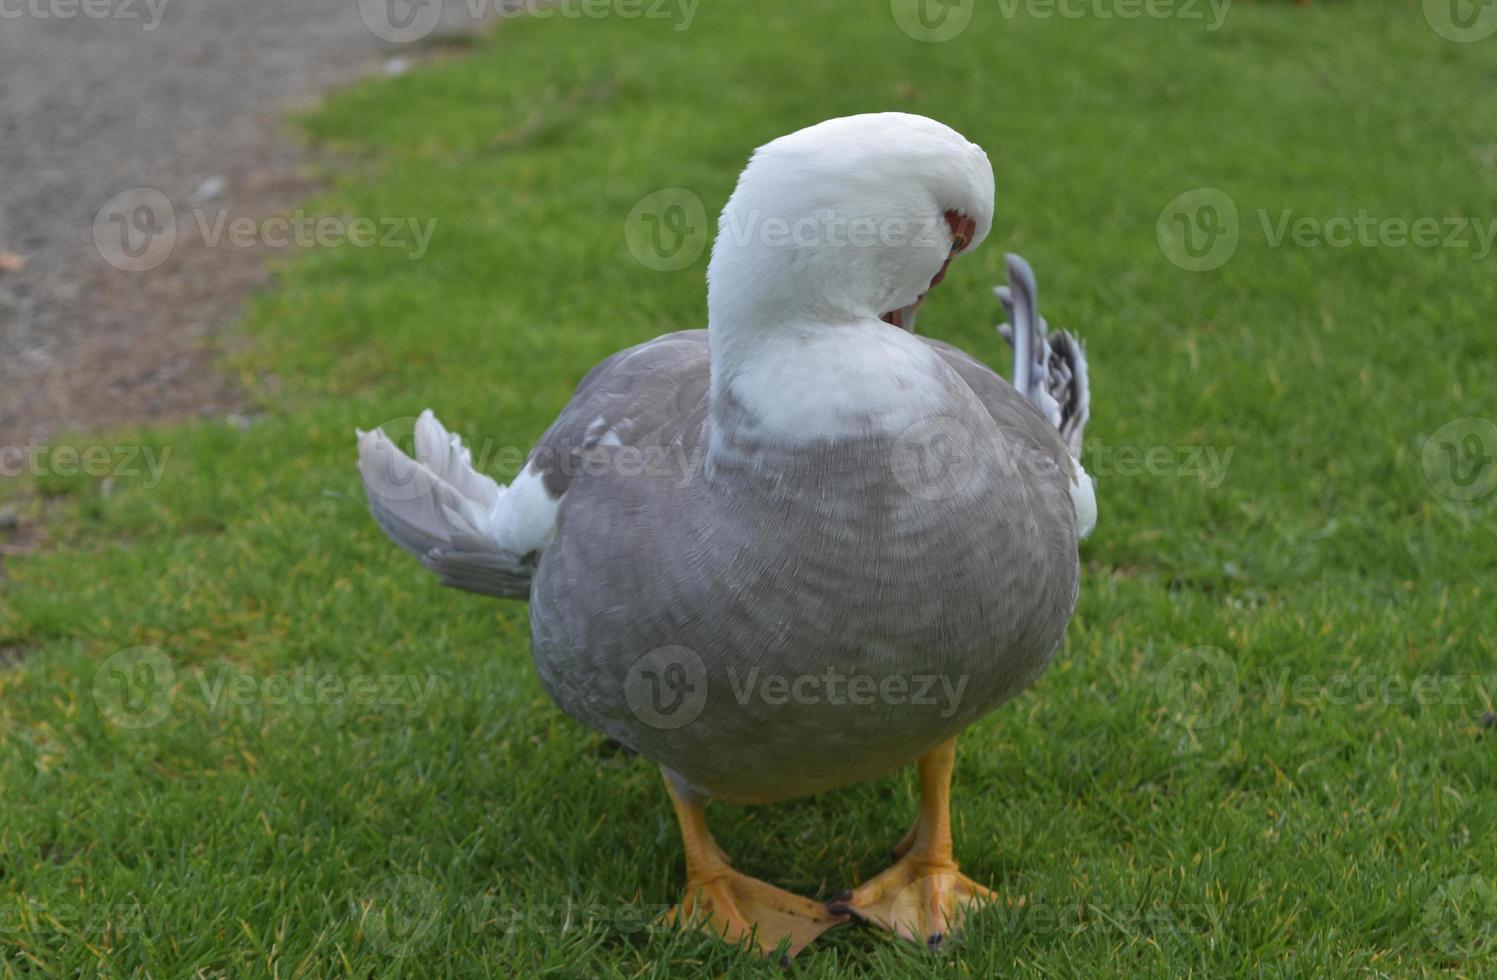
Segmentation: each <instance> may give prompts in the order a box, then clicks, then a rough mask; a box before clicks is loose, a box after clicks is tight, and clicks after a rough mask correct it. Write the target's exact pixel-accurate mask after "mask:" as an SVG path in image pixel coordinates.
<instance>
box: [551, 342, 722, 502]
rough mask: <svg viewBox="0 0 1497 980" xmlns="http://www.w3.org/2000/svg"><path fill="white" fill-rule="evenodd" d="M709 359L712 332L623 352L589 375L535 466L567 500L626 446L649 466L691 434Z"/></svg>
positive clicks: (555, 494)
mask: <svg viewBox="0 0 1497 980" xmlns="http://www.w3.org/2000/svg"><path fill="white" fill-rule="evenodd" d="M709 364H710V359H709V355H708V348H707V331H705V330H686V331H681V332H679V333H671V334H665V335H664V336H661V337H657V338H655V339H654V340H651V341H647V342H646V343H643V344H640V345H638V346H636V347H631V348H629V349H628V350H623V351H620V352H619V353H617V354H615V355H613V356H612V357H610V358H608V359H607V360H605V361H603V362H602V363H601V364H599V365H598V366H597V367H595V368H593V370H592V371H590V372H589V373H588V375H587V376H586V377H585V378H583V379H582V383H581V384H579V385H578V386H577V392H576V394H574V395H573V396H572V400H571V401H570V402H569V403H568V404H567V407H566V408H565V409H563V410H562V413H561V415H559V416H558V417H557V419H556V421H555V422H554V423H553V424H552V426H551V428H549V429H547V430H546V433H545V435H543V436H541V438H540V440H539V441H538V442H537V443H536V445H535V449H534V450H533V451H532V452H531V455H530V460H529V466H530V467H531V468H533V469H534V470H535V471H537V472H538V473H540V474H542V475H543V476H544V478H545V487H546V490H547V491H548V492H549V493H550V494H551V496H552V497H554V498H556V499H558V500H561V499H562V498H563V497H564V496H565V495H566V492H567V490H569V489H570V488H571V486H572V484H573V482H574V481H575V480H577V479H578V478H579V477H585V475H586V473H587V472H588V470H589V468H591V467H594V466H607V465H609V462H610V460H611V458H612V457H613V456H614V455H616V451H617V450H620V449H626V448H627V449H629V450H631V451H633V453H634V454H635V455H637V456H638V457H640V458H639V462H640V463H641V464H645V463H647V462H649V461H648V460H647V459H645V458H644V457H647V456H649V455H651V454H652V453H659V452H665V451H668V450H669V449H671V448H673V447H675V446H677V445H679V444H680V442H681V441H682V440H683V439H690V438H691V437H692V436H693V435H694V433H693V432H692V431H691V430H692V427H693V426H694V425H696V424H697V423H699V422H700V420H701V418H702V413H701V409H702V407H703V406H705V405H706V401H707V385H708V376H709V374H708V368H709ZM631 462H632V461H631Z"/></svg>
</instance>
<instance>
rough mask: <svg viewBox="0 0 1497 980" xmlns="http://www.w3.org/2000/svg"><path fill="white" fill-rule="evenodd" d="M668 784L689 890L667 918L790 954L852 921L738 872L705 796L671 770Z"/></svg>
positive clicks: (823, 906)
mask: <svg viewBox="0 0 1497 980" xmlns="http://www.w3.org/2000/svg"><path fill="white" fill-rule="evenodd" d="M665 785H666V788H667V789H668V790H669V792H670V795H671V803H672V804H673V805H674V806H675V808H676V819H677V820H679V821H680V823H681V840H682V841H683V842H684V844H685V845H686V894H685V896H684V897H683V898H682V899H681V904H679V905H677V906H676V907H675V908H673V909H671V911H670V912H669V913H668V914H667V916H666V919H667V921H669V922H672V923H676V924H683V923H686V922H688V921H690V920H692V919H693V918H695V919H696V920H697V921H698V922H701V923H703V924H705V925H707V926H710V927H711V928H712V930H713V931H714V932H716V933H718V934H719V935H720V936H722V937H723V938H724V939H726V940H727V941H728V942H730V943H735V944H736V943H741V942H743V940H744V939H746V938H748V937H750V936H752V937H753V939H754V942H755V943H756V944H757V945H758V947H759V949H760V950H762V951H763V952H764V954H765V955H770V954H773V953H775V952H777V951H779V950H781V949H782V948H783V950H784V952H785V954H786V955H788V956H794V955H795V954H796V953H799V952H800V951H801V950H803V949H805V948H806V946H808V945H809V944H810V943H811V941H812V940H813V939H815V938H816V937H817V936H819V935H821V934H822V933H823V932H826V931H827V930H828V929H830V928H832V927H833V926H839V925H842V924H843V923H845V922H847V921H848V916H847V915H846V914H845V913H844V914H841V915H837V914H834V913H832V912H830V911H828V909H827V907H826V906H825V905H822V904H821V903H820V902H813V901H811V900H810V899H808V898H801V897H800V896H799V895H794V894H792V893H790V892H787V891H785V890H783V889H780V888H776V887H774V886H773V885H769V884H766V883H764V882H762V881H759V880H758V879H755V878H750V877H749V876H748V875H745V874H741V873H739V872H737V871H734V870H733V867H732V866H731V865H730V864H729V863H728V858H727V855H725V854H724V853H723V851H722V848H720V847H718V846H717V842H716V841H714V840H713V839H712V834H711V832H710V831H708V829H707V814H706V808H705V807H704V806H703V803H702V800H701V798H700V797H698V796H697V795H696V794H694V793H692V792H691V791H689V790H687V789H685V788H683V787H681V786H678V785H677V784H676V781H675V780H674V779H672V778H671V776H670V774H668V773H667V774H666V777H665Z"/></svg>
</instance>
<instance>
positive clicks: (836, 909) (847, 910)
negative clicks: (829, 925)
mask: <svg viewBox="0 0 1497 980" xmlns="http://www.w3.org/2000/svg"><path fill="white" fill-rule="evenodd" d="M826 910H827V912H828V913H829V914H831V915H836V916H843V917H846V918H849V919H852V920H854V921H856V922H866V921H868V920H866V919H864V918H863V917H862V916H861V915H859V914H858V910H857V909H855V908H852V907H851V906H849V905H844V904H842V903H841V902H839V901H837V900H836V899H833V900H832V901H830V902H827V903H826Z"/></svg>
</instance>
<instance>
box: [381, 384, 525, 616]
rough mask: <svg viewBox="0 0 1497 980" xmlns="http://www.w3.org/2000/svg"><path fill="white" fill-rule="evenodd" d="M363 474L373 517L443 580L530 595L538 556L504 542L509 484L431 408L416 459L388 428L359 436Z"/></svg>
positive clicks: (422, 423) (421, 426)
mask: <svg viewBox="0 0 1497 980" xmlns="http://www.w3.org/2000/svg"><path fill="white" fill-rule="evenodd" d="M359 474H360V475H361V476H362V477H363V482H364V493H365V496H366V497H367V498H368V500H369V511H370V513H371V514H373V516H374V520H375V521H376V523H378V524H379V526H380V527H381V528H382V529H383V530H384V532H385V533H386V534H387V535H389V536H390V539H391V540H392V541H394V542H395V543H396V544H397V545H399V546H400V547H401V548H403V549H404V550H405V551H407V552H409V553H410V554H411V555H413V556H415V557H416V559H417V560H419V561H420V562H421V563H422V564H423V565H425V566H426V567H427V568H428V569H430V570H431V571H432V572H433V573H435V574H436V575H437V576H438V577H439V578H441V580H442V584H443V585H448V586H451V587H453V588H456V589H463V590H465V591H468V592H478V593H482V594H484V595H492V596H498V597H501V598H524V597H525V596H527V595H529V593H530V579H531V576H532V575H533V574H534V571H535V557H534V555H521V554H517V553H515V552H514V551H513V550H511V549H509V548H507V547H505V544H504V542H503V540H502V539H501V537H500V535H499V533H498V532H497V529H498V518H499V515H500V513H501V511H502V509H503V505H504V502H505V495H506V492H507V488H505V487H503V486H500V485H499V484H498V483H496V482H495V481H494V480H493V479H491V478H490V477H488V476H486V475H484V474H482V473H480V472H478V471H477V470H476V469H474V468H473V457H472V454H471V453H470V452H469V451H468V449H467V447H466V446H464V445H463V442H462V439H461V438H459V437H458V436H457V435H456V434H453V433H449V432H448V431H447V430H446V429H444V428H443V427H442V424H441V423H440V422H438V421H437V419H436V417H435V416H434V415H432V413H431V412H429V411H427V412H423V413H422V415H421V417H420V418H419V419H418V420H417V421H416V458H415V459H412V458H411V457H409V456H407V455H406V454H405V453H404V452H402V451H401V449H400V447H398V446H396V445H395V443H393V442H391V441H390V439H389V437H388V436H386V435H385V434H384V432H383V431H381V430H379V429H376V430H374V431H373V432H360V433H359Z"/></svg>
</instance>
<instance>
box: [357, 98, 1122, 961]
mask: <svg viewBox="0 0 1497 980" xmlns="http://www.w3.org/2000/svg"><path fill="white" fill-rule="evenodd" d="M994 199H995V183H994V174H993V168H992V164H991V162H990V160H989V158H988V156H987V154H986V153H985V152H984V150H983V149H982V148H981V147H980V146H978V145H977V144H975V143H972V142H970V141H969V140H968V139H966V138H965V137H963V136H962V135H961V134H959V133H958V132H957V131H956V130H954V129H952V128H951V127H949V126H947V125H945V124H943V123H940V122H937V121H935V120H933V119H929V118H926V117H923V116H918V115H911V114H907V113H872V114H865V115H856V116H849V117H843V118H837V119H830V120H827V121H825V122H821V123H818V124H816V125H813V126H810V127H808V128H805V129H801V130H799V131H796V132H793V133H790V134H789V135H786V136H783V137H780V138H778V139H775V140H773V141H771V142H769V143H767V144H765V145H763V146H761V147H760V148H759V149H758V150H756V151H755V152H754V153H753V154H752V156H751V158H750V159H749V162H748V164H747V166H746V167H745V169H744V170H743V172H742V173H741V175H740V177H739V179H738V182H737V186H736V188H735V189H734V191H733V193H732V195H731V197H730V199H729V200H728V202H727V204H726V206H725V207H724V209H723V211H722V213H721V217H720V219H719V222H718V234H717V237H716V239H715V241H714V244H713V248H712V254H711V257H710V260H709V263H708V269H707V327H706V329H705V330H688V331H682V332H675V333H669V334H666V335H664V336H660V337H657V338H655V339H653V340H649V341H647V342H645V343H642V344H639V345H637V346H634V347H630V348H628V349H627V350H623V351H621V352H619V353H616V354H614V355H612V356H611V357H609V358H607V359H606V360H604V361H603V362H601V363H600V364H598V365H597V366H596V367H594V368H592V370H591V371H590V372H588V373H587V374H586V375H585V377H583V379H582V381H581V383H580V384H579V385H578V387H577V389H576V391H575V394H574V395H573V397H572V399H571V401H570V402H569V403H568V404H567V405H566V406H565V407H564V408H563V409H562V410H561V413H560V415H559V416H558V417H557V418H556V420H555V422H554V423H553V424H552V425H551V427H550V428H549V429H548V430H547V431H546V432H545V433H544V434H543V435H541V436H540V438H539V440H538V441H537V442H536V443H535V444H534V448H533V449H532V450H531V452H530V454H529V456H528V458H527V460H526V463H525V465H524V467H523V468H522V469H521V470H520V472H519V473H518V475H517V476H516V477H515V478H514V479H513V480H512V481H511V482H510V483H509V484H508V485H502V484H500V483H499V482H497V481H496V480H494V479H493V478H492V477H490V476H488V475H487V474H485V473H482V472H479V471H478V469H476V468H475V466H474V463H473V459H472V453H471V450H470V449H469V448H468V446H467V445H466V444H465V443H464V441H463V439H462V437H461V436H459V435H458V434H456V433H452V432H449V431H447V429H446V428H445V427H443V425H442V424H441V423H440V421H438V419H437V418H436V416H435V415H434V414H433V413H432V412H431V411H430V410H429V409H428V410H427V411H425V412H424V413H423V414H422V415H421V416H420V418H419V419H418V421H417V423H416V425H415V431H414V440H413V445H411V447H410V448H411V449H412V453H407V452H406V450H405V449H403V448H401V446H399V445H397V443H396V442H395V441H394V440H392V439H391V438H390V437H389V435H388V434H386V433H385V432H384V431H382V430H381V429H375V430H372V431H369V432H363V431H360V432H358V467H359V471H360V474H361V478H362V482H363V485H364V490H365V496H366V498H367V501H368V505H369V509H370V512H371V514H372V515H373V517H374V519H375V521H376V522H377V524H378V525H379V527H380V528H382V529H383V530H384V532H385V533H386V534H387V535H388V536H389V538H390V539H391V540H392V541H393V542H394V543H395V544H396V545H398V546H399V547H400V548H401V549H403V550H405V551H406V552H408V553H409V554H410V555H412V556H414V557H415V558H416V559H417V560H418V561H420V562H421V564H422V565H424V566H425V567H426V568H427V569H428V570H430V571H431V572H432V573H434V574H435V575H436V576H437V578H438V579H440V581H441V583H442V584H444V585H447V586H450V587H453V588H456V589H460V590H465V591H469V592H474V593H478V594H482V595H487V596H493V597H498V598H505V599H513V600H522V601H526V602H528V604H529V621H530V640H531V650H532V656H533V661H534V666H535V669H536V672H537V674H538V676H539V679H540V682H541V684H542V686H543V687H544V688H545V690H546V691H547V692H548V693H549V695H550V696H551V698H552V699H553V700H554V701H555V703H556V705H557V706H559V707H560V708H561V710H562V711H564V712H565V713H566V714H568V715H570V716H571V717H572V718H574V719H576V720H577V721H578V722H580V723H582V724H583V725H585V726H587V727H588V728H591V729H593V730H594V731H596V732H600V733H602V734H603V735H605V736H607V737H609V738H610V739H613V740H615V741H617V742H618V743H621V744H622V745H624V746H626V747H627V748H628V749H630V750H632V751H633V752H635V753H638V754H639V755H641V756H643V757H645V758H646V759H648V760H650V761H652V762H653V763H655V764H656V765H658V766H659V768H660V770H661V773H662V776H663V782H664V786H665V790H666V793H667V795H668V796H669V798H670V802H671V805H672V807H673V809H674V812H675V816H676V818H677V820H678V822H679V825H680V832H681V839H682V843H683V849H684V853H685V866H686V870H685V875H686V882H685V887H684V890H683V894H682V897H681V899H680V902H679V903H678V904H677V905H675V906H674V907H673V909H672V910H671V912H670V914H669V915H668V916H667V918H668V920H669V921H671V922H673V923H677V924H681V925H685V924H695V925H696V926H699V927H700V926H706V927H708V928H710V929H711V930H712V931H713V932H715V933H716V934H718V935H719V936H721V937H722V938H723V939H725V940H727V941H728V942H731V943H735V944H742V945H744V947H745V948H750V949H751V948H757V949H759V950H761V951H762V952H764V953H766V954H773V953H778V954H779V955H781V956H793V955H795V954H796V953H798V952H800V951H801V950H803V949H804V948H805V947H806V946H808V945H809V944H810V943H812V942H813V941H814V940H815V939H816V938H817V937H818V936H820V935H821V934H822V933H824V932H825V931H826V930H828V929H831V928H833V927H835V926H839V925H842V924H845V923H848V922H853V921H857V922H862V923H866V924H869V925H872V926H874V927H877V928H882V929H884V930H887V931H889V932H891V933H894V934H895V935H898V936H900V937H903V938H905V939H908V940H910V941H913V942H918V943H924V944H926V945H929V946H939V945H940V944H941V943H942V942H943V941H944V939H945V937H947V936H950V935H952V934H953V933H954V932H955V931H956V930H958V929H960V928H961V926H962V924H963V922H964V920H965V918H966V917H967V915H968V913H969V911H970V910H971V909H972V908H974V907H976V906H979V905H981V904H983V903H987V902H992V901H995V900H997V899H998V895H997V894H996V893H995V892H994V891H993V890H991V889H990V888H988V887H987V886H986V885H983V884H981V883H979V882H977V881H974V880H973V879H971V878H969V877H967V876H966V875H965V874H963V873H962V872H961V870H960V866H959V864H958V862H957V860H956V858H955V856H954V842H953V834H952V821H951V812H950V800H951V784H952V775H953V770H954V767H955V761H956V746H957V741H958V738H959V736H960V735H961V733H962V732H964V731H965V730H967V729H968V728H970V727H971V726H972V725H973V724H975V723H976V722H978V721H979V720H981V719H982V718H984V717H986V716H987V715H989V714H991V713H992V712H993V711H995V710H996V709H998V708H1000V707H1001V706H1003V705H1004V704H1005V703H1007V702H1009V701H1010V700H1012V699H1013V698H1015V697H1016V696H1018V695H1019V694H1020V693H1021V692H1023V691H1025V690H1026V689H1027V688H1029V687H1030V686H1031V685H1032V684H1033V683H1034V682H1035V681H1036V680H1037V679H1038V678H1039V677H1040V676H1041V674H1042V673H1043V672H1044V671H1045V669H1046V667H1047V666H1048V665H1049V664H1050V662H1051V660H1052V658H1053V657H1054V656H1055V654H1056V652H1057V650H1058V649H1059V647H1060V646H1061V643H1062V640H1063V638H1064V635H1065V631H1066V628H1067V625H1068V624H1069V622H1070V620H1071V618H1072V615H1073V613H1074V610H1075V606H1076V601H1077V597H1078V592H1079V585H1080V557H1079V542H1080V540H1081V539H1082V538H1084V537H1085V536H1086V535H1087V534H1088V533H1090V532H1091V530H1092V528H1093V527H1094V525H1095V523H1096V513H1097V511H1096V496H1095V489H1094V484H1093V482H1092V480H1091V478H1090V477H1089V476H1088V475H1087V474H1086V472H1085V469H1084V468H1083V467H1082V465H1081V461H1080V459H1081V440H1082V436H1083V430H1084V426H1085V424H1086V421H1087V419H1088V417H1089V415H1090V395H1089V382H1088V379H1087V365H1086V355H1085V351H1084V348H1083V347H1082V346H1081V345H1080V343H1079V342H1077V341H1076V340H1075V339H1074V338H1073V337H1072V336H1071V335H1070V334H1068V333H1066V332H1064V331H1056V332H1053V333H1052V332H1050V331H1049V329H1048V324H1046V323H1045V321H1044V319H1043V318H1042V317H1041V316H1040V315H1039V313H1038V290H1037V286H1036V283H1035V278H1034V273H1033V270H1032V269H1031V268H1030V267H1029V265H1028V263H1027V262H1025V261H1024V260H1023V259H1022V258H1020V257H1018V256H1009V258H1008V263H1007V266H1008V268H1007V271H1008V274H1009V280H1010V282H1009V284H1008V285H1007V286H1003V287H1000V288H999V289H998V292H997V295H998V299H999V300H1000V301H1001V303H1002V304H1003V307H1004V309H1005V311H1006V312H1007V314H1008V322H1007V323H1005V324H1004V325H1003V327H1001V328H1000V331H1001V332H1002V334H1003V335H1004V337H1005V338H1007V339H1008V341H1009V343H1010V344H1011V345H1012V346H1013V348H1014V371H1013V378H1012V380H1006V379H1004V378H1003V377H1001V376H1000V375H999V374H998V373H997V372H995V371H994V370H992V369H990V368H989V367H988V366H987V365H986V364H984V363H983V362H982V361H980V360H979V359H977V358H976V357H973V356H971V355H969V354H967V353H965V352H963V351H962V350H961V349H959V348H957V347H955V346H953V345H950V344H947V343H943V342H941V341H939V340H935V339H932V338H928V337H925V336H922V335H920V334H918V333H916V332H915V326H916V322H917V317H918V313H919V311H920V309H921V308H922V305H923V303H924V302H925V300H926V297H927V294H929V293H930V292H931V291H932V290H933V289H934V288H935V287H936V286H938V285H939V284H940V283H941V282H942V280H943V279H944V278H945V276H946V273H947V270H948V268H949V266H950V265H951V263H952V262H953V261H955V260H957V259H959V258H961V257H963V256H965V255H967V254H969V253H971V252H973V251H975V250H976V249H978V248H979V247H980V246H981V245H982V244H983V242H984V240H985V239H986V238H987V237H988V235H989V233H990V232H991V230H992V226H993V220H994ZM911 764H914V765H915V766H916V768H917V772H918V780H919V805H918V808H917V812H916V814H915V816H914V820H913V825H912V826H911V829H910V831H909V833H908V834H906V835H905V837H904V838H903V840H901V841H900V842H899V844H898V845H897V846H896V847H895V849H894V861H893V864H892V865H891V866H890V867H889V868H888V869H887V870H885V871H883V872H882V873H880V874H878V875H876V876H873V877H871V878H869V879H868V880H867V881H865V882H863V883H861V884H859V885H857V886H856V887H854V888H850V889H848V890H846V891H844V892H842V893H840V894H838V895H836V896H835V897H834V898H832V899H831V900H830V901H821V900H816V899H812V898H809V897H805V896H801V895H797V894H794V893H792V892H790V891H788V890H785V889H782V888H779V887H777V886H775V885H774V884H772V883H769V882H766V881H762V880H760V879H756V878H753V877H751V876H749V875H746V874H744V873H743V872H741V871H739V870H738V869H736V868H735V867H734V866H733V863H732V861H731V859H730V857H729V855H728V854H727V853H726V852H725V851H724V850H723V849H722V848H721V847H720V846H719V845H718V844H717V842H716V841H715V840H714V838H713V836H712V834H711V832H710V830H709V828H708V823H707V809H706V805H707V803H708V801H726V802H730V803H737V804H745V805H768V804H773V803H777V802H780V801H783V800H789V799H793V798H797V797H803V796H808V795H811V794H817V793H824V792H829V791H833V790H836V789H838V788H840V787H845V786H849V785H853V784H858V783H863V782H867V781H871V780H875V779H879V778H881V777H884V776H888V775H889V774H892V773H896V772H898V771H900V770H901V769H902V768H904V767H906V766H909V765H911Z"/></svg>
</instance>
